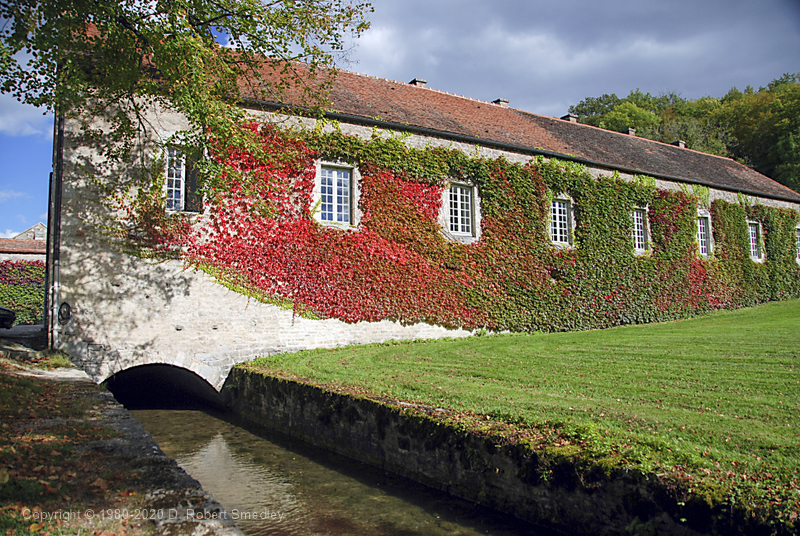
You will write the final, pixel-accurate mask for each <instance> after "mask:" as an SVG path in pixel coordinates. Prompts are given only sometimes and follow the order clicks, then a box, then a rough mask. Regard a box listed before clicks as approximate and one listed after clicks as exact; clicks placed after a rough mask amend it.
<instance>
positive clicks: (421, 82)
mask: <svg viewBox="0 0 800 536" xmlns="http://www.w3.org/2000/svg"><path fill="white" fill-rule="evenodd" d="M409 84H411V85H412V86H417V87H428V81H427V80H423V79H422V78H415V79H414V80H412V81H411V82H409Z"/></svg>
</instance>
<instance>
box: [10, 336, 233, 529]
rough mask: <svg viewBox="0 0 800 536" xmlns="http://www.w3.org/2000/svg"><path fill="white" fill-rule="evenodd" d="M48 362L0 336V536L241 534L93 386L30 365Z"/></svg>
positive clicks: (64, 372) (72, 373)
mask: <svg viewBox="0 0 800 536" xmlns="http://www.w3.org/2000/svg"><path fill="white" fill-rule="evenodd" d="M12 355H13V359H12V358H11V356H12ZM51 360H52V356H47V355H44V354H41V353H37V352H33V351H31V350H29V349H28V350H27V352H25V350H24V348H23V347H19V346H18V345H16V344H15V343H11V342H10V341H8V340H4V339H0V432H2V433H0V535H6V536H11V535H27V534H37V535H38V534H41V535H44V536H47V535H50V534H53V535H55V534H59V535H61V534H80V535H87V534H90V535H114V534H121V535H122V534H142V533H149V534H165V535H166V534H169V535H178V534H192V535H197V536H201V535H206V534H214V535H220V536H223V535H224V536H234V535H240V534H241V532H240V531H239V530H238V529H237V528H236V527H235V526H234V525H233V522H232V521H231V520H230V519H229V518H228V516H226V515H225V511H224V509H223V508H222V506H221V505H220V504H219V503H217V502H216V501H215V500H214V499H213V497H212V496H211V495H210V494H208V493H206V492H204V491H203V489H202V488H201V487H200V484H199V483H198V482H197V481H196V480H194V479H192V478H191V477H190V476H189V475H187V474H186V473H185V472H184V471H183V470H182V469H181V468H180V467H178V465H177V464H176V463H175V462H174V461H173V460H171V459H170V458H168V457H167V456H165V455H164V453H163V452H161V449H159V448H158V445H157V444H156V443H155V441H154V440H153V438H152V437H150V435H149V434H147V432H145V430H144V428H142V426H141V425H140V424H139V422H138V421H136V420H135V419H133V417H131V415H130V413H128V411H127V410H126V409H125V408H123V407H122V406H121V405H119V404H118V403H117V402H116V400H114V398H113V396H112V395H111V394H110V393H109V392H108V391H106V390H105V389H104V388H103V387H100V386H97V385H95V384H94V383H93V382H92V381H91V380H90V379H89V377H88V376H87V375H86V374H85V373H84V372H82V371H80V370H78V369H75V368H56V369H53V370H46V369H42V368H34V367H32V366H30V365H31V364H36V365H37V367H41V366H48V364H49V363H50V362H51Z"/></svg>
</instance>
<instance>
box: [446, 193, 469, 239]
mask: <svg viewBox="0 0 800 536" xmlns="http://www.w3.org/2000/svg"><path fill="white" fill-rule="evenodd" d="M449 207H450V232H451V233H453V234H455V235H468V236H472V235H473V234H472V231H473V228H474V223H473V213H472V186H468V185H466V184H451V185H450V203H449Z"/></svg>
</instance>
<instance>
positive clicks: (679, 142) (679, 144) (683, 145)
mask: <svg viewBox="0 0 800 536" xmlns="http://www.w3.org/2000/svg"><path fill="white" fill-rule="evenodd" d="M672 145H674V146H675V147H680V148H681V149H686V142H685V141H683V140H677V141H673V142H672Z"/></svg>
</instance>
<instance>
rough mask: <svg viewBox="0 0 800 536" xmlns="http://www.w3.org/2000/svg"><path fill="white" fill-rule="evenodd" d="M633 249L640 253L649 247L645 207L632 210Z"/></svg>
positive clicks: (648, 230)
mask: <svg viewBox="0 0 800 536" xmlns="http://www.w3.org/2000/svg"><path fill="white" fill-rule="evenodd" d="M632 216H633V250H634V251H635V252H636V254H637V255H638V254H641V253H644V252H645V251H647V250H648V249H649V248H650V229H649V227H650V226H649V224H648V223H649V222H648V221H647V208H635V209H634V210H633V214H632Z"/></svg>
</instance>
